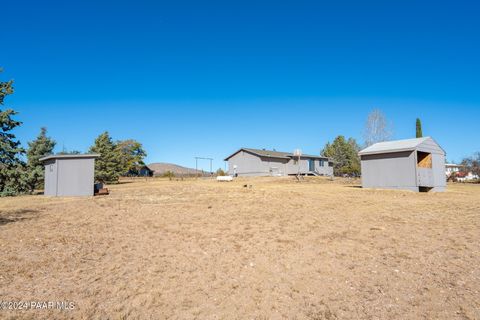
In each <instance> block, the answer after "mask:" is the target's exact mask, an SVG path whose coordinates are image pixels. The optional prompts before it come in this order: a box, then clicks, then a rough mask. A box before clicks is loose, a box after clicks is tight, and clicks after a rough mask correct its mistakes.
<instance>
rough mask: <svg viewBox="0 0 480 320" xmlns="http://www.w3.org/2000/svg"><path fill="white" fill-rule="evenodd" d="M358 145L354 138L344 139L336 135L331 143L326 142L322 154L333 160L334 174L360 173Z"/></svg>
mask: <svg viewBox="0 0 480 320" xmlns="http://www.w3.org/2000/svg"><path fill="white" fill-rule="evenodd" d="M359 149H360V148H359V146H358V144H357V142H356V141H355V139H353V138H349V139H348V140H347V139H345V137H344V136H338V137H336V138H335V140H334V141H333V143H327V144H326V145H325V148H324V149H323V150H322V155H323V156H325V157H328V158H330V159H332V160H333V163H334V165H333V173H334V175H336V176H341V175H344V174H348V175H355V176H357V175H360V158H359V156H358V151H359Z"/></svg>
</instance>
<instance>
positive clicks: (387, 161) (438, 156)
mask: <svg viewBox="0 0 480 320" xmlns="http://www.w3.org/2000/svg"><path fill="white" fill-rule="evenodd" d="M418 151H421V152H428V153H431V154H432V168H431V169H429V168H419V167H418V166H417V152H418ZM361 166H362V186H363V187H364V188H382V189H405V190H412V191H419V187H428V188H432V189H431V191H434V192H442V191H445V189H446V185H447V181H446V176H445V152H444V151H443V149H442V148H440V146H438V145H437V144H436V143H435V142H434V141H433V140H431V139H428V140H426V141H425V142H424V143H422V144H420V145H419V146H418V147H417V148H416V150H414V151H404V152H392V153H381V154H372V155H362V156H361Z"/></svg>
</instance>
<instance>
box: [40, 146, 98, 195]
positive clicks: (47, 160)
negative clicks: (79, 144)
mask: <svg viewBox="0 0 480 320" xmlns="http://www.w3.org/2000/svg"><path fill="white" fill-rule="evenodd" d="M99 156H100V155H98V154H66V155H50V156H46V157H43V158H41V159H40V161H42V162H43V163H44V165H45V188H44V189H45V191H44V194H45V195H46V196H58V197H60V196H93V191H94V190H93V187H94V186H93V185H94V180H93V179H94V173H95V158H98V157H99Z"/></svg>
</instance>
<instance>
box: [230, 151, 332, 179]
mask: <svg viewBox="0 0 480 320" xmlns="http://www.w3.org/2000/svg"><path fill="white" fill-rule="evenodd" d="M225 161H227V162H228V174H229V175H232V176H287V175H296V174H301V175H313V176H331V175H333V162H332V161H330V160H329V159H328V158H327V157H322V156H313V155H306V154H304V155H301V156H300V159H299V157H298V156H296V155H294V154H293V153H291V152H279V151H275V150H273V151H271V150H265V149H250V148H241V149H240V150H238V151H236V152H235V153H233V154H231V155H230V156H228V157H227V158H225Z"/></svg>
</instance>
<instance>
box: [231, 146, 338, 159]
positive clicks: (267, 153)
mask: <svg viewBox="0 0 480 320" xmlns="http://www.w3.org/2000/svg"><path fill="white" fill-rule="evenodd" d="M242 150H244V151H247V152H250V153H253V154H255V155H257V156H260V157H267V158H277V159H278V158H280V159H291V158H292V157H293V156H294V155H293V153H292V152H282V151H273V150H264V149H252V148H241V149H240V150H238V151H236V152H235V153H233V154H232V155H230V156H228V157H227V158H225V161H227V160H228V159H230V158H231V157H233V156H234V155H236V154H237V153H239V152H240V151H242ZM302 158H316V159H327V160H328V158H327V157H322V156H314V155H309V154H302Z"/></svg>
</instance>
